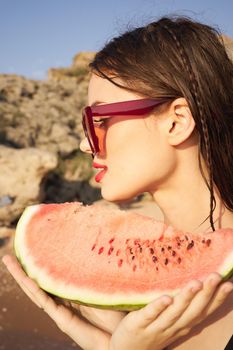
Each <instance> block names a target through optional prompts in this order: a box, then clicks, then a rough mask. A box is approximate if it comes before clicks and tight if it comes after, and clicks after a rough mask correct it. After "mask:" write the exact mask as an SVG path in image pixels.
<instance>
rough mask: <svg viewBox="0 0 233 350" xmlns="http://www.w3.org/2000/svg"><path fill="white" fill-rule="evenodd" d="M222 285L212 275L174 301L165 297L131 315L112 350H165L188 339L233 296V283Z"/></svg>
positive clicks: (115, 337) (118, 331)
mask: <svg viewBox="0 0 233 350" xmlns="http://www.w3.org/2000/svg"><path fill="white" fill-rule="evenodd" d="M220 282H221V276H220V275H219V274H217V273H212V274H210V275H209V276H208V278H207V279H206V280H205V281H204V282H203V283H201V282H200V281H197V280H193V281H191V282H190V283H189V284H188V285H187V286H186V287H185V288H184V289H182V290H181V292H180V293H179V294H177V295H176V296H175V297H174V298H171V297H168V296H162V297H161V298H158V299H156V300H155V301H153V302H151V303H150V304H148V305H147V306H146V307H144V308H142V309H140V310H138V311H134V312H131V313H129V314H128V315H127V316H126V317H125V318H124V319H123V320H122V321H121V323H120V324H119V326H118V328H117V329H116V331H115V332H114V333H113V335H112V338H111V341H110V344H111V346H110V349H111V350H118V349H121V350H129V349H134V350H161V349H164V348H165V347H167V346H168V345H170V344H172V343H173V342H174V341H175V340H177V339H178V338H180V337H181V336H184V335H187V334H188V333H189V332H190V330H191V329H192V328H193V327H194V326H195V325H197V324H198V323H200V322H201V321H203V320H204V319H205V318H206V317H207V316H209V315H210V314H212V313H213V312H214V311H215V310H216V309H217V308H218V307H219V306H220V305H222V303H223V302H224V301H225V299H226V298H227V297H228V295H229V294H230V293H231V292H232V290H233V283H232V282H229V281H228V282H225V283H221V284H220ZM219 284H220V285H219Z"/></svg>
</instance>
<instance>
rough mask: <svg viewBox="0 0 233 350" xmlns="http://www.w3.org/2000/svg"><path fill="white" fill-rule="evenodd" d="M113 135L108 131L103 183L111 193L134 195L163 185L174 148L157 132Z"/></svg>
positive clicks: (170, 169) (173, 159) (170, 168)
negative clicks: (107, 167)
mask: <svg viewBox="0 0 233 350" xmlns="http://www.w3.org/2000/svg"><path fill="white" fill-rule="evenodd" d="M142 130H143V129H142V128H141V129H140V130H135V132H130V133H129V132H128V133H121V134H120V133H119V134H118V133H114V132H113V131H114V130H113V129H112V130H109V133H108V134H107V138H106V146H107V164H108V165H109V173H108V174H106V179H105V181H104V182H103V183H106V185H107V183H108V184H109V185H110V184H111V186H112V190H115V191H114V192H116V193H117V191H120V192H121V190H122V191H125V195H126V196H127V193H128V194H131V195H132V196H135V195H137V194H139V193H142V192H146V191H149V190H150V189H151V188H152V187H153V188H154V187H155V186H157V185H158V184H161V183H163V182H164V181H165V180H166V179H167V178H168V177H169V176H170V175H171V174H172V172H173V170H174V166H175V155H174V153H173V149H172V148H171V147H170V146H169V145H167V144H166V141H165V140H163V139H162V137H161V136H160V135H159V134H158V133H153V134H152V133H151V132H148V131H147V130H146V132H142Z"/></svg>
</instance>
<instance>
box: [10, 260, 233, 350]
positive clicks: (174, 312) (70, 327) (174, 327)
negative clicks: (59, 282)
mask: <svg viewBox="0 0 233 350" xmlns="http://www.w3.org/2000/svg"><path fill="white" fill-rule="evenodd" d="M3 261H4V263H5V264H6V265H7V268H8V269H9V271H10V272H11V274H12V275H13V277H14V278H15V279H16V281H17V282H18V283H19V285H20V286H21V288H22V289H23V290H24V291H25V293H26V294H27V295H28V296H29V297H30V298H31V300H32V301H34V302H35V303H36V304H37V305H38V306H39V307H41V308H43V309H44V311H45V312H47V314H48V315H49V316H50V317H51V318H52V319H53V320H54V321H55V322H56V324H57V325H58V327H59V328H60V329H61V330H62V331H63V332H65V333H66V334H67V335H69V336H70V337H71V338H72V339H73V340H74V341H75V342H76V343H77V344H79V345H80V346H81V347H82V348H83V349H85V350H119V349H121V350H131V349H134V350H137V349H140V350H160V349H163V348H164V347H166V346H167V345H169V344H171V343H172V342H174V341H175V340H176V339H177V338H179V337H180V336H182V335H185V334H187V333H188V332H189V331H190V329H191V328H192V327H193V326H194V325H196V324H197V323H199V322H200V321H202V320H203V319H205V318H206V317H207V316H208V315H209V314H211V313H212V312H213V311H214V310H216V309H217V308H218V307H219V306H220V305H221V304H222V303H223V302H224V300H225V299H226V297H227V296H228V295H229V293H230V290H229V291H228V292H224V289H225V288H226V287H228V288H229V287H231V288H232V287H233V284H232V283H230V282H226V283H223V284H221V285H220V286H218V285H219V282H220V280H221V278H220V276H219V275H218V274H212V276H209V278H208V279H207V280H206V281H205V282H204V283H201V282H200V281H192V282H191V283H190V285H189V286H187V287H186V288H184V289H183V290H182V291H181V292H180V293H179V294H178V295H177V296H175V297H174V298H171V297H168V296H163V297H161V298H158V299H156V300H155V301H153V302H151V303H150V304H148V305H147V306H146V307H144V308H142V309H141V310H137V311H133V312H130V313H129V314H128V315H127V316H125V317H124V318H123V315H120V317H117V318H115V319H114V317H113V320H114V321H113V323H112V325H111V327H110V329H109V331H111V332H113V334H112V336H111V335H110V334H109V333H108V332H106V331H103V327H101V325H103V324H104V318H103V317H104V313H105V310H98V311H100V314H99V315H101V322H100V321H99V320H98V317H96V316H95V317H94V321H93V318H92V316H93V315H92V313H91V309H92V308H90V310H89V314H88V313H87V315H86V316H87V318H88V319H90V322H92V323H95V324H96V325H97V326H98V327H95V326H93V325H92V324H90V323H88V322H86V321H85V320H83V319H80V318H79V317H78V316H77V315H76V314H75V313H72V311H71V310H69V309H68V308H66V307H65V306H64V305H57V304H56V303H55V301H54V300H53V299H52V298H50V297H49V296H48V295H47V294H46V293H45V292H43V291H42V290H41V289H40V288H39V287H38V286H37V285H36V283H35V282H33V281H32V280H31V279H30V278H29V277H27V276H26V275H25V273H24V272H23V270H22V269H21V267H20V265H19V264H18V263H17V260H16V259H15V258H13V257H9V256H5V257H4V259H3ZM211 279H213V283H211ZM191 287H193V288H194V290H192V288H191ZM164 302H165V303H164ZM81 308H82V307H81ZM86 309H88V308H86ZM108 311H109V310H108ZM108 311H107V313H106V315H107V316H111V313H112V316H114V315H117V313H115V312H114V311H113V312H112V311H109V313H108ZM97 315H98V312H97ZM122 318H123V319H122ZM99 322H100V327H99V324H98V323H99ZM118 322H119V324H118ZM117 324H118V326H117ZM100 328H102V329H100Z"/></svg>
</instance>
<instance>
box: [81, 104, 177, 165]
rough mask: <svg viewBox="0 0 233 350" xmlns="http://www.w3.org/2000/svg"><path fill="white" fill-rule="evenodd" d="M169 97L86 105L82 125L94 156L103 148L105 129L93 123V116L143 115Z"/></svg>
mask: <svg viewBox="0 0 233 350" xmlns="http://www.w3.org/2000/svg"><path fill="white" fill-rule="evenodd" d="M169 100H171V99H170V98H163V99H162V98H161V99H148V98H147V99H140V100H131V101H123V102H114V103H108V104H103V105H98V106H87V107H85V108H84V109H83V111H82V125H83V130H84V133H85V136H86V137H87V140H88V142H89V145H90V147H91V151H92V157H93V158H94V156H95V154H96V153H99V152H101V151H102V150H103V140H104V136H105V131H104V130H103V129H102V130H100V127H99V126H96V125H94V123H93V117H97V116H98V117H105V118H111V117H113V116H124V117H125V116H129V115H135V116H138V115H145V114H147V113H149V112H150V111H152V110H153V109H154V108H155V107H156V106H158V105H161V104H163V103H165V102H167V101H169Z"/></svg>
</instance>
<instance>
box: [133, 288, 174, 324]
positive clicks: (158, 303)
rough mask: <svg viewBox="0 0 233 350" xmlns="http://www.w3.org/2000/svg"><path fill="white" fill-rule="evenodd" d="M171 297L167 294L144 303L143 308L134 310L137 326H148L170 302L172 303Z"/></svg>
mask: <svg viewBox="0 0 233 350" xmlns="http://www.w3.org/2000/svg"><path fill="white" fill-rule="evenodd" d="M172 302H173V298H172V297H169V296H168V295H163V296H162V297H160V298H158V299H156V300H154V301H152V302H151V303H149V304H148V305H146V306H145V307H144V308H143V309H140V310H137V311H135V312H134V315H135V316H136V322H137V326H138V327H142V328H146V327H148V326H149V325H150V324H151V323H152V322H153V321H154V320H156V319H157V317H158V316H159V315H160V314H161V312H163V311H164V310H165V309H166V308H167V307H168V306H169V305H170V304H172Z"/></svg>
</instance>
